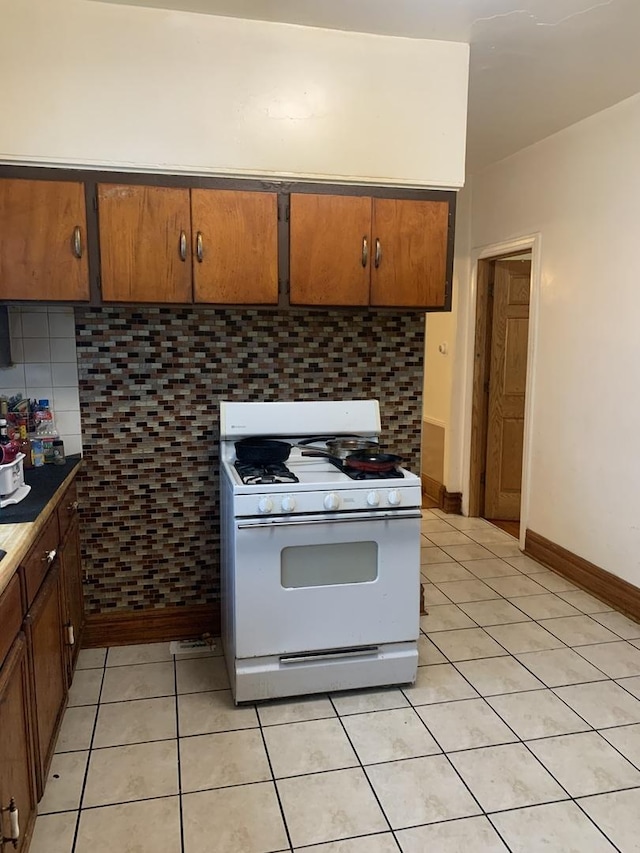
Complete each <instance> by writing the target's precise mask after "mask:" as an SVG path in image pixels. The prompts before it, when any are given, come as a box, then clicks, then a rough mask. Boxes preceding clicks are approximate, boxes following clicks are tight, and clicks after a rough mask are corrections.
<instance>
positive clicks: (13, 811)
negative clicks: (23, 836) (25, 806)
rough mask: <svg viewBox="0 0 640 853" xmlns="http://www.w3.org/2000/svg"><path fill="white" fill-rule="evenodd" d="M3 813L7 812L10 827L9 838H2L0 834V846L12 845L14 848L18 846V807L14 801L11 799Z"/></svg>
mask: <svg viewBox="0 0 640 853" xmlns="http://www.w3.org/2000/svg"><path fill="white" fill-rule="evenodd" d="M5 811H8V812H9V825H10V827H11V836H10V837H9V838H3V837H2V834H0V844H9V842H11V844H13V846H14V847H17V846H18V842H19V841H20V822H19V817H18V807H17V806H16V801H15V800H14V799H13V797H11V800H10V801H9V808H8V809H5Z"/></svg>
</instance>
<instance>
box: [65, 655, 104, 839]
mask: <svg viewBox="0 0 640 853" xmlns="http://www.w3.org/2000/svg"><path fill="white" fill-rule="evenodd" d="M108 656H109V649H108V648H107V649H105V653H104V663H103V666H102V678H101V679H100V689H99V691H98V701H97V703H96V706H95V708H96V715H95V718H94V720H93V728H92V730H91V740H90V741H89V750H88V752H87V764H86V766H85V768H84V776H83V779H82V789H81V791H80V799H79V801H78V814H77V819H76V828H75V831H74V833H73V842H72V844H71V853H74V851H75V849H76V846H77V843H78V835H79V833H80V820H81V818H82V804H83V802H84V795H85V791H86V788H87V781H88V779H89V768H90V767H91V753H92V750H93V742H94V740H95V736H96V730H97V728H98V717H99V716H100V698H101V696H102V688H103V686H104V679H105V675H106V672H107V657H108ZM77 707H83V706H81V705H80V706H77ZM66 713H67V708H65V714H66ZM63 719H64V718H63Z"/></svg>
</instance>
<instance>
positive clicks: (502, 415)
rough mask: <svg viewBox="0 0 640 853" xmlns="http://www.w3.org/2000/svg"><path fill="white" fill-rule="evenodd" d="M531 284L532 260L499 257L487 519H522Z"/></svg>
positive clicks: (490, 413) (497, 266) (492, 369)
mask: <svg viewBox="0 0 640 853" xmlns="http://www.w3.org/2000/svg"><path fill="white" fill-rule="evenodd" d="M530 283H531V262H530V261H496V264H495V278H494V294H493V321H492V325H491V367H490V379H489V417H488V427H487V459H486V469H485V470H486V475H485V477H486V482H485V511H484V514H485V516H486V517H487V518H497V519H505V520H508V519H511V520H515V521H517V520H518V519H519V518H520V497H521V484H522V449H523V437H524V403H525V387H526V379H527V344H528V340H529V291H530Z"/></svg>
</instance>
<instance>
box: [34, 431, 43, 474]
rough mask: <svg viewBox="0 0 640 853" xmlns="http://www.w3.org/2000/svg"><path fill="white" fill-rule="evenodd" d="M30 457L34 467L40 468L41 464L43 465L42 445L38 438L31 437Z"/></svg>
mask: <svg viewBox="0 0 640 853" xmlns="http://www.w3.org/2000/svg"><path fill="white" fill-rule="evenodd" d="M31 459H32V460H33V467H34V468H40V466H41V465H44V447H43V442H42V439H40V438H33V439H31Z"/></svg>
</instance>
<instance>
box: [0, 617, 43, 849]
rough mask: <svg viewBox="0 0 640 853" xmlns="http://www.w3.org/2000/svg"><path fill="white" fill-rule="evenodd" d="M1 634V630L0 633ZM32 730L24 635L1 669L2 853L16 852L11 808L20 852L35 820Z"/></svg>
mask: <svg viewBox="0 0 640 853" xmlns="http://www.w3.org/2000/svg"><path fill="white" fill-rule="evenodd" d="M0 630H1V629H0ZM34 769H35V761H34V755H33V739H32V730H31V697H30V679H29V668H28V662H27V644H26V640H25V636H24V634H23V633H19V634H18V635H17V637H16V638H15V639H14V641H13V644H12V646H11V649H10V651H9V653H8V654H7V656H6V657H5V659H4V662H3V664H2V666H1V667H0V850H2V851H5V850H6V851H7V853H8V851H9V850H14V849H15V848H14V846H13V844H12V843H11V842H10V841H7V842H6V843H5V844H4V845H3V843H2V838H6V839H10V838H13V837H14V835H13V829H12V822H11V814H10V812H9V808H10V806H11V804H12V803H13V805H14V806H15V808H16V809H17V820H18V824H19V830H20V835H19V839H18V843H17V850H18V851H23V850H27V848H28V846H29V841H30V839H31V834H32V832H33V825H34V823H35V819H36V802H37V800H36V785H35V775H34Z"/></svg>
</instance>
